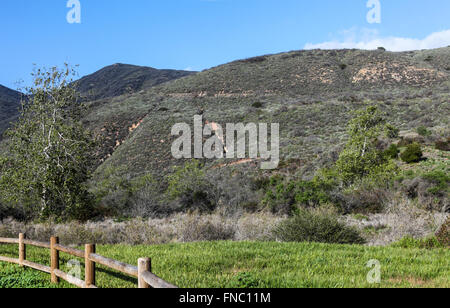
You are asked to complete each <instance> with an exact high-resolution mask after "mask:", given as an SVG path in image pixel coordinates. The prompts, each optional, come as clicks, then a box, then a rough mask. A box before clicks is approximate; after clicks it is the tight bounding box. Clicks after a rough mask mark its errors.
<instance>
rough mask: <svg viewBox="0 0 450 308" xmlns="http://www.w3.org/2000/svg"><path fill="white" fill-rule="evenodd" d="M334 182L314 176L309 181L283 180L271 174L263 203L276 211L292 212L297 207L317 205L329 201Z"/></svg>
mask: <svg viewBox="0 0 450 308" xmlns="http://www.w3.org/2000/svg"><path fill="white" fill-rule="evenodd" d="M335 185H336V184H335V183H333V182H327V181H325V180H324V179H323V178H320V177H315V178H314V179H313V180H311V181H304V180H290V181H289V180H285V179H283V178H282V177H280V176H273V177H272V178H271V179H270V181H269V185H268V186H267V188H266V194H265V198H264V200H263V203H265V204H266V205H269V207H270V209H271V210H272V211H273V212H276V213H284V214H292V213H293V211H294V210H295V209H296V208H297V207H298V206H302V207H317V206H319V205H322V204H326V203H328V202H330V197H329V192H330V191H331V190H332V189H333V188H334V187H335Z"/></svg>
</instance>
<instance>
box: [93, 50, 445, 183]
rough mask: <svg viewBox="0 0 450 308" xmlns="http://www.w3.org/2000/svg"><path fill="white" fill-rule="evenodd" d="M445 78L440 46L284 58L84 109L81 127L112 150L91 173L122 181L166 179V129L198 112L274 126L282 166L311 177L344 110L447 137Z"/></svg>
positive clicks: (329, 151)
mask: <svg viewBox="0 0 450 308" xmlns="http://www.w3.org/2000/svg"><path fill="white" fill-rule="evenodd" d="M449 74H450V48H448V47H447V48H441V49H436V50H428V51H416V52H401V53H393V52H386V51H383V50H376V51H361V50H327V51H325V50H311V51H293V52H289V53H282V54H276V55H267V56H261V57H255V58H250V59H245V60H239V61H235V62H232V63H228V64H225V65H221V66H218V67H215V68H212V69H210V70H206V71H203V72H201V73H198V74H195V75H192V76H188V77H185V78H181V79H178V80H174V81H172V82H169V83H166V84H164V85H160V86H156V87H154V88H150V89H145V90H141V91H139V92H136V93H133V94H130V95H122V96H120V97H116V98H113V99H111V100H108V102H107V104H106V103H102V104H98V103H97V104H96V103H93V104H92V105H91V112H90V115H89V116H88V117H87V119H86V120H87V123H88V125H90V127H92V128H94V129H97V130H100V131H108V132H109V133H108V137H109V138H110V139H109V145H111V144H113V147H111V146H110V147H109V148H108V149H107V151H106V152H108V154H107V155H106V157H109V156H110V155H111V153H112V156H111V157H109V159H108V160H107V161H106V162H105V163H104V164H103V165H102V166H101V167H100V168H99V172H98V174H101V173H102V170H104V169H105V167H107V166H124V167H125V169H126V170H127V172H129V173H130V174H131V175H136V174H142V173H146V172H150V173H153V174H154V175H158V176H159V175H163V174H166V173H169V172H170V171H171V167H172V166H173V165H177V164H182V163H183V162H182V161H177V160H174V159H173V158H172V156H171V153H170V147H171V143H172V141H173V140H174V138H172V137H171V136H170V131H171V127H172V125H173V124H175V123H179V122H186V123H189V124H191V123H192V121H193V116H194V115H195V114H197V113H198V112H199V110H204V113H203V114H204V118H205V119H206V120H208V121H214V122H217V123H220V124H225V123H228V122H231V123H238V122H244V123H248V122H266V123H273V122H277V123H280V130H281V132H280V134H281V136H280V137H281V140H280V146H281V156H282V160H283V165H284V166H287V167H289V168H294V169H296V168H301V169H302V170H303V171H305V172H311V171H313V170H314V169H315V168H316V167H317V163H318V162H320V165H323V162H326V161H329V160H330V158H331V159H332V158H333V157H334V156H335V154H336V150H337V149H339V146H340V145H341V144H342V143H343V142H344V140H345V124H346V122H347V120H348V119H349V118H350V114H351V111H352V110H355V109H359V108H361V107H362V106H363V105H364V104H365V103H366V102H369V101H370V102H373V103H376V104H377V105H378V106H379V107H380V108H381V109H382V110H383V111H384V112H386V113H387V115H388V117H389V120H390V121H392V122H394V123H395V124H396V125H398V126H399V127H400V128H401V129H402V130H405V131H407V130H412V129H415V128H417V127H418V126H421V125H424V126H426V127H436V128H441V129H444V130H445V129H446V128H448V115H449V114H450V105H449V88H450V80H449ZM255 103H258V104H255ZM222 163H223V162H218V161H211V162H209V164H210V165H219V164H222ZM248 165H252V164H248Z"/></svg>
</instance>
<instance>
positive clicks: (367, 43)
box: [304, 29, 450, 51]
mask: <svg viewBox="0 0 450 308" xmlns="http://www.w3.org/2000/svg"><path fill="white" fill-rule="evenodd" d="M340 36H341V37H343V39H341V40H339V39H336V40H331V41H328V42H324V43H319V44H312V43H307V44H306V45H305V47H304V49H343V48H349V49H351V48H356V49H369V50H371V49H377V48H378V47H384V48H386V49H387V50H390V51H409V50H421V49H432V48H439V47H446V46H449V45H450V30H444V31H440V32H434V33H432V34H430V35H428V36H427V37H426V38H424V39H414V38H404V37H394V36H391V37H380V35H379V33H378V31H376V30H370V29H362V30H356V29H350V30H346V31H343V32H341V33H340Z"/></svg>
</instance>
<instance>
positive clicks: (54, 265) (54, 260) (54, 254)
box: [50, 236, 59, 283]
mask: <svg viewBox="0 0 450 308" xmlns="http://www.w3.org/2000/svg"><path fill="white" fill-rule="evenodd" d="M56 244H59V238H58V237H56V236H52V237H51V238H50V268H51V275H52V283H58V282H59V278H58V277H56V275H55V270H57V269H59V251H58V250H56V249H55V245H56Z"/></svg>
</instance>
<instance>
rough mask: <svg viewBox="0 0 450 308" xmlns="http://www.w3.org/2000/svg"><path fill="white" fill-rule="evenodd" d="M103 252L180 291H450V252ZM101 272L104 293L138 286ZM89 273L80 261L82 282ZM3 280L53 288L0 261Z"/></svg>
mask: <svg viewBox="0 0 450 308" xmlns="http://www.w3.org/2000/svg"><path fill="white" fill-rule="evenodd" d="M97 251H98V253H99V254H101V255H104V256H107V257H110V258H114V259H117V260H120V261H123V262H127V263H129V264H136V262H137V259H138V258H139V257H142V256H149V257H152V260H153V262H152V263H153V271H154V272H155V273H156V274H157V275H159V276H161V277H162V278H163V279H165V280H167V281H169V282H171V283H174V284H176V285H178V286H180V287H199V288H201V287H206V288H214V287H289V288H292V287H322V288H328V287H337V288H340V287H341V288H342V287H347V288H351V287H420V288H427V287H442V288H448V287H450V284H449V283H450V282H449V279H448V277H450V272H449V270H450V267H449V260H450V255H449V254H450V252H449V250H448V249H428V250H427V249H418V248H394V247H364V246H358V245H356V246H349V245H330V244H308V243H273V242H269V243H251V242H241V243H233V242H210V243H194V244H169V245H161V246H158V245H157V246H135V247H132V246H121V245H114V246H99V247H98V249H97ZM0 254H1V255H8V256H12V257H15V256H16V254H17V248H16V247H12V246H5V245H2V246H0ZM28 255H29V258H30V259H31V260H33V261H35V262H39V263H42V264H47V265H48V262H49V259H50V258H49V253H48V252H47V251H45V250H38V249H37V248H36V249H30V250H29V251H28ZM373 259H376V260H378V261H380V263H381V284H379V285H378V284H369V283H368V282H367V280H366V277H367V274H368V273H369V271H370V270H371V268H368V267H366V265H367V263H368V262H369V260H373ZM68 261H69V258H68V257H67V256H65V255H64V254H63V255H62V262H61V264H62V268H63V269H64V270H68V269H67V268H66V264H67V262H68ZM99 268H100V270H99V272H98V276H97V282H98V285H99V287H136V280H135V279H130V278H128V279H125V280H124V279H123V278H126V277H124V276H121V275H113V276H112V275H111V272H107V271H106V270H105V269H103V268H102V267H101V266H100V267H99ZM83 269H84V267H83V263H81V272H82V276H81V277H83V272H84V270H83ZM0 277H1V278H0V287H20V286H24V287H49V286H50V284H49V283H48V282H49V280H50V276H49V275H47V274H41V273H37V272H34V271H32V270H29V269H26V270H23V269H20V268H19V267H17V266H13V265H7V264H5V263H0ZM121 278H122V279H121ZM61 286H62V287H64V286H67V285H66V284H62V285H61Z"/></svg>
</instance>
